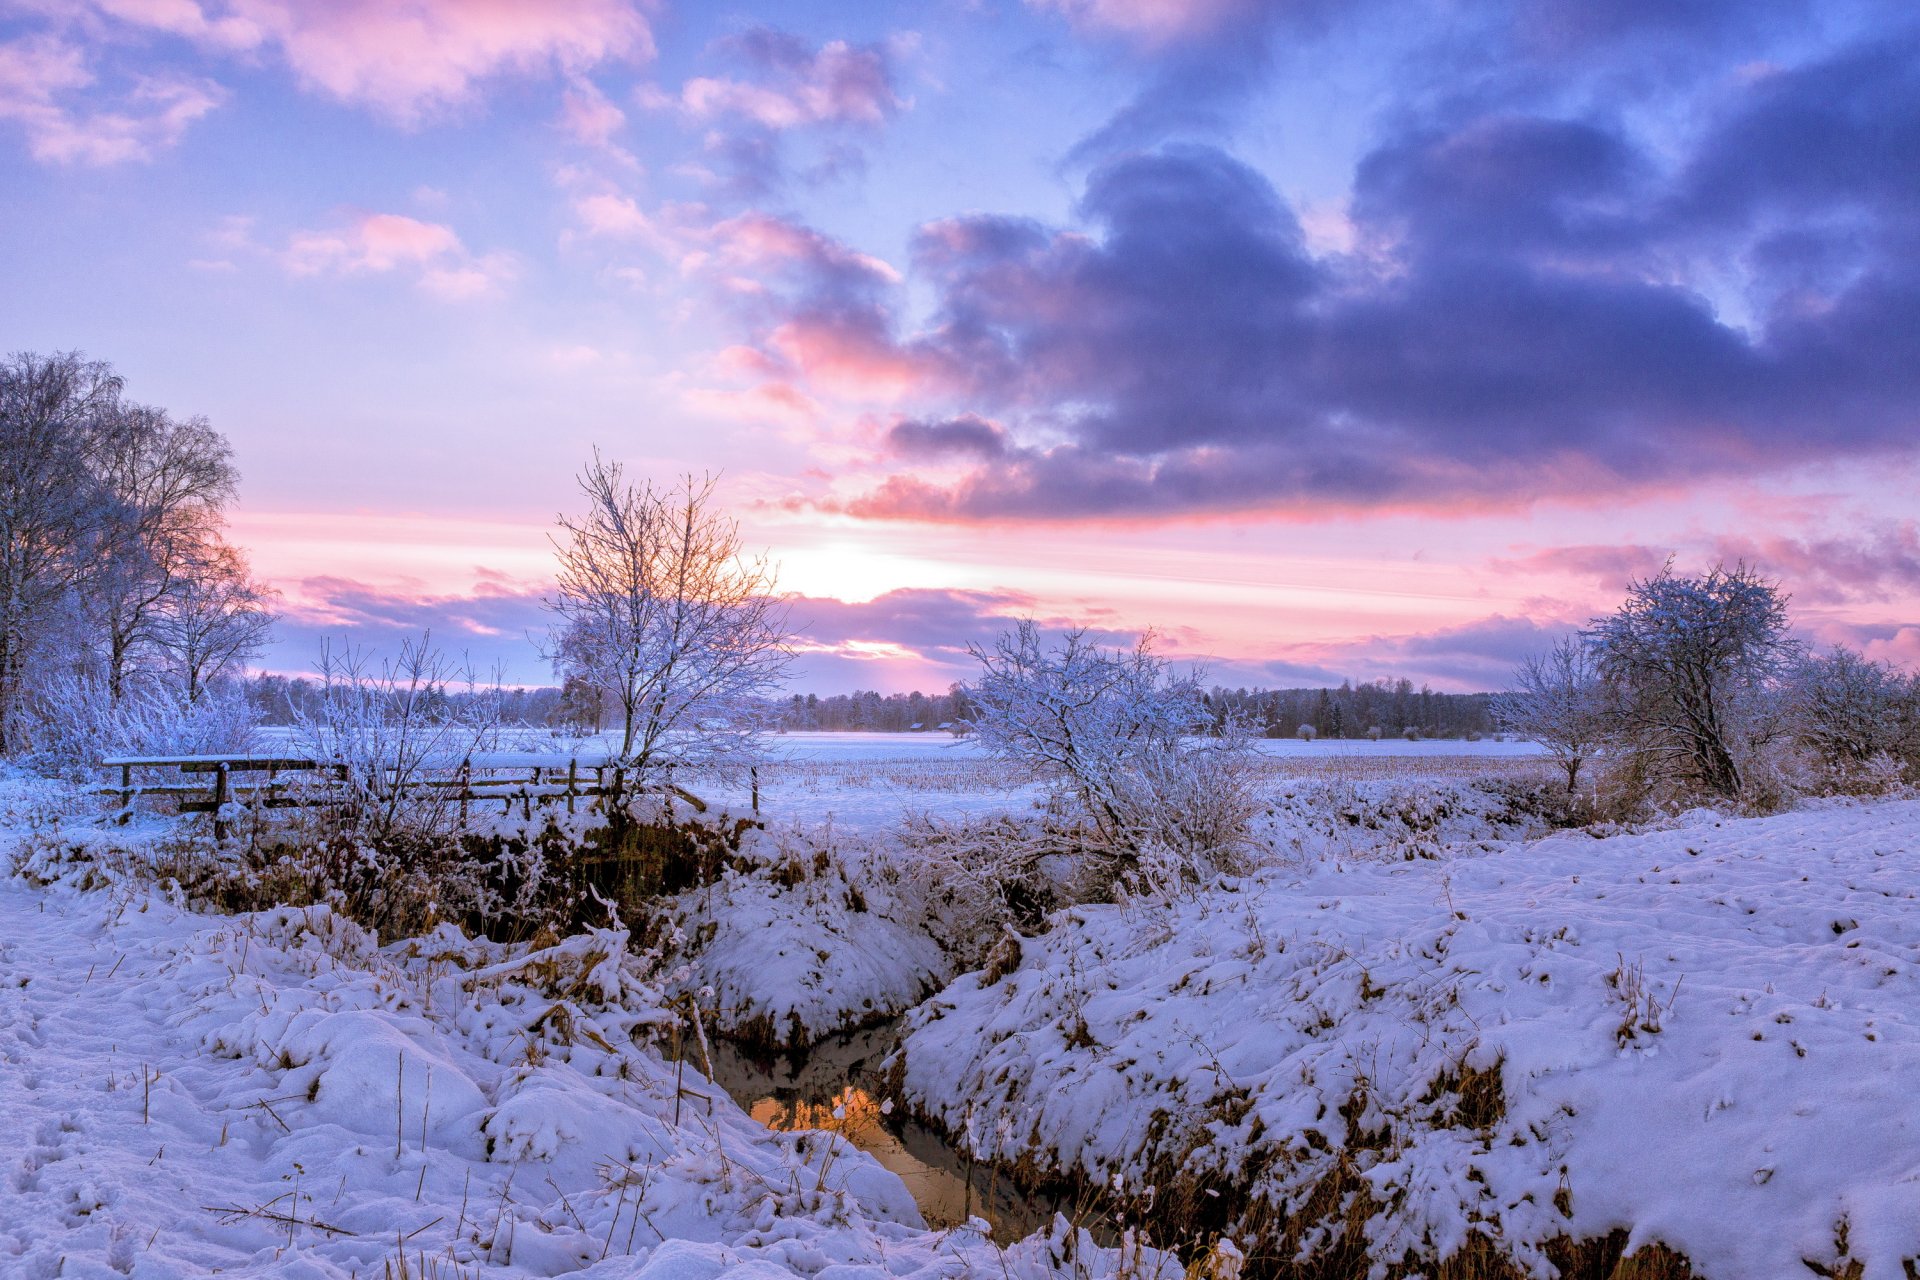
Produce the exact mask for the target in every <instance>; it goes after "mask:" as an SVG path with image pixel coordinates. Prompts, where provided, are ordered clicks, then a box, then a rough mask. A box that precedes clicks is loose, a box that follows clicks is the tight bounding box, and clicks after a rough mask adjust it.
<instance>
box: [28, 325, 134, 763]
mask: <svg viewBox="0 0 1920 1280" xmlns="http://www.w3.org/2000/svg"><path fill="white" fill-rule="evenodd" d="M120 385H121V384H120V379H119V378H118V377H117V376H115V375H114V373H113V371H112V369H110V368H108V367H107V366H106V365H104V364H100V363H97V362H94V361H88V360H83V359H82V358H81V357H80V356H79V354H78V353H74V352H68V353H65V354H60V355H53V356H37V355H33V354H31V353H20V354H16V355H13V356H11V357H9V358H8V359H7V360H5V361H4V362H0V755H3V754H6V753H8V752H10V751H13V750H16V749H17V748H18V747H19V745H20V744H19V742H18V741H17V737H18V731H19V718H20V714H21V711H22V709H23V706H24V694H25V684H26V675H27V671H28V663H29V659H30V657H31V656H32V655H33V654H34V653H35V651H36V650H41V651H44V650H45V649H46V648H47V646H48V644H49V643H50V642H51V641H52V640H53V638H54V636H53V633H54V631H55V630H56V623H57V622H58V621H59V620H60V619H62V618H68V617H72V616H73V611H72V609H71V607H70V606H71V605H72V602H73V597H74V594H75V593H76V592H77V590H78V589H79V586H80V584H81V582H82V581H83V580H84V579H85V577H86V576H87V574H88V573H89V572H90V571H91V570H92V569H93V568H94V566H95V564H96V563H97V562H96V559H95V557H94V556H93V555H92V554H91V551H92V550H93V549H94V547H95V545H96V544H97V542H98V531H99V529H100V526H101V522H102V520H103V517H104V515H105V513H106V511H107V509H108V506H107V504H108V499H107V496H106V494H105V492H104V490H103V487H102V486H101V484H100V483H99V481H98V479H97V478H96V476H95V474H94V472H93V470H92V468H91V466H90V463H91V461H92V459H91V458H90V456H89V445H90V444H91V443H92V442H93V440H94V439H95V437H96V436H97V434H98V432H99V430H100V427H101V424H102V422H103V420H105V419H107V418H109V417H111V416H112V415H113V414H114V413H115V412H116V411H117V408H118V404H119V397H120Z"/></svg>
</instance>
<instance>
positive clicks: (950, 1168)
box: [683, 1022, 1073, 1244]
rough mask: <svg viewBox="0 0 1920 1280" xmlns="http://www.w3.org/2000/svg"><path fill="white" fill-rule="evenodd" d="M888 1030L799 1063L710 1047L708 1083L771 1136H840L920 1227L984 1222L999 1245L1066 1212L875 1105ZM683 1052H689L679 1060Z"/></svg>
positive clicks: (842, 1039)
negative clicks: (902, 1194)
mask: <svg viewBox="0 0 1920 1280" xmlns="http://www.w3.org/2000/svg"><path fill="white" fill-rule="evenodd" d="M896 1029H897V1028H896V1025H895V1024H894V1023H891V1022H889V1023H884V1024H881V1025H880V1026H876V1027H870V1028H867V1029H866V1030H864V1031H855V1032H852V1033H850V1034H847V1035H843V1036H836V1037H833V1038H831V1039H828V1040H824V1041H822V1042H820V1043H819V1044H816V1045H814V1046H813V1047H812V1048H811V1049H809V1050H807V1051H805V1052H803V1053H799V1054H781V1055H779V1056H776V1057H772V1058H767V1057H762V1056H759V1055H755V1054H750V1053H747V1052H745V1051H744V1050H742V1049H740V1048H738V1047H737V1046H735V1045H733V1044H731V1043H729V1042H727V1041H726V1040H723V1039H718V1038H716V1039H714V1040H713V1042H712V1050H713V1075H714V1083H715V1084H718V1085H719V1086H720V1087H721V1088H723V1089H725V1090H726V1091H727V1093H728V1094H729V1095H731V1096H732V1098H733V1100H734V1101H735V1102H737V1103H738V1104H739V1105H740V1106H741V1107H742V1108H744V1109H745V1110H746V1111H747V1112H748V1113H749V1114H750V1115H752V1116H753V1118H754V1119H755V1120H758V1121H759V1122H760V1123H761V1124H764V1125H766V1126H767V1127H768V1128H769V1129H779V1130H782V1131H783V1132H796V1131H799V1130H802V1129H826V1130H829V1131H831V1132H834V1133H838V1134H840V1135H841V1136H843V1137H845V1138H846V1139H847V1140H848V1141H849V1142H851V1143H853V1145H854V1146H856V1147H858V1148H860V1150H862V1151H865V1152H867V1153H868V1154H870V1155H871V1156H873V1158H874V1159H876V1160H878V1161H879V1162H880V1163H881V1164H882V1165H884V1166H885V1167H886V1168H888V1169H890V1170H892V1171H893V1172H894V1173H896V1174H898V1175H900V1180H901V1181H902V1182H904V1183H906V1184H907V1190H908V1191H910V1192H911V1193H912V1194H913V1198H914V1201H915V1203H917V1204H918V1205H919V1206H920V1212H921V1215H922V1216H924V1217H925V1218H926V1220H927V1225H928V1226H930V1227H934V1228H944V1227H955V1226H960V1225H962V1224H964V1223H965V1222H966V1221H967V1219H969V1218H973V1217H979V1218H985V1219H986V1220H987V1222H988V1223H989V1224H991V1225H992V1227H993V1238H994V1239H995V1240H997V1241H999V1242H1000V1243H1002V1244H1007V1243H1010V1242H1012V1241H1014V1240H1019V1239H1021V1238H1023V1237H1025V1236H1028V1235H1030V1234H1032V1233H1033V1232H1035V1231H1037V1230H1039V1229H1041V1228H1043V1227H1045V1226H1047V1225H1048V1224H1049V1223H1051V1222H1052V1220H1053V1215H1054V1213H1055V1212H1056V1211H1058V1212H1064V1213H1066V1214H1067V1215H1068V1216H1069V1217H1072V1216H1073V1206H1071V1205H1069V1204H1057V1203H1055V1202H1054V1201H1052V1200H1049V1199H1046V1198H1044V1197H1040V1198H1036V1197H1032V1196H1028V1195H1026V1194H1024V1193H1022V1192H1021V1191H1020V1190H1018V1189H1017V1188H1016V1187H1014V1186H1013V1184H1012V1182H1011V1180H1010V1179H1008V1178H1007V1177H1006V1175H1005V1174H1003V1173H1001V1172H1000V1171H999V1170H998V1169H996V1168H994V1167H991V1166H988V1165H982V1164H976V1163H975V1162H974V1161H972V1160H969V1159H968V1158H967V1155H966V1153H965V1152H963V1151H961V1150H959V1149H957V1148H955V1147H953V1146H952V1145H950V1144H949V1143H948V1142H947V1141H946V1140H945V1139H943V1138H942V1137H940V1136H939V1135H938V1134H936V1133H935V1132H934V1131H933V1130H931V1129H929V1128H927V1127H926V1126H925V1125H923V1124H920V1123H919V1122H917V1121H915V1120H912V1119H909V1118H907V1117H906V1116H905V1115H904V1114H892V1112H893V1108H892V1107H891V1105H889V1103H888V1101H887V1100H886V1099H885V1097H884V1096H883V1085H882V1082H881V1071H880V1064H881V1062H882V1061H883V1060H884V1059H885V1058H886V1056H887V1053H888V1052H889V1051H890V1050H891V1049H892V1048H893V1045H894V1038H895V1032H896ZM685 1049H690V1050H691V1052H685V1051H684V1050H685ZM699 1055H700V1050H699V1047H698V1046H697V1045H692V1044H685V1046H684V1049H683V1056H684V1057H685V1058H686V1060H687V1062H688V1064H689V1065H690V1066H696V1067H700V1068H701V1069H702V1070H705V1067H704V1064H703V1063H702V1062H701V1061H700V1060H699Z"/></svg>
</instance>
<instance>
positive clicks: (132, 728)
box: [24, 671, 255, 778]
mask: <svg viewBox="0 0 1920 1280" xmlns="http://www.w3.org/2000/svg"><path fill="white" fill-rule="evenodd" d="M24 719H25V723H26V733H25V735H24V736H25V738H26V740H27V741H29V742H31V743H32V744H33V748H32V751H31V753H30V754H29V756H28V762H29V763H30V764H32V765H33V766H34V767H35V768H36V769H38V770H40V771H41V772H43V773H46V774H49V775H57V776H63V777H72V778H82V777H89V776H92V774H93V772H94V769H95V767H96V766H97V765H98V764H99V762H100V761H101V760H102V759H103V758H105V757H107V756H115V755H146V754H157V753H162V752H164V753H167V754H176V753H177V754H183V755H205V754H214V753H218V752H234V751H246V750H248V749H250V748H251V747H252V746H253V745H254V741H255V709H254V708H253V707H252V705H251V704H250V703H249V702H248V700H247V696H246V690H245V688H244V687H243V686H242V685H241V684H240V683H239V682H238V681H231V680H220V681H215V682H214V683H212V684H211V685H209V686H207V687H206V688H204V689H202V690H201V691H200V694H199V696H198V697H197V698H196V699H194V700H192V701H189V700H187V699H186V697H185V696H184V694H183V692H182V690H181V689H180V688H179V687H177V686H175V685H173V684H172V683H170V682H167V681H164V680H160V679H154V678H144V677H143V678H135V679H131V680H128V681H126V682H125V683H124V684H123V685H122V686H121V689H120V692H119V694H118V696H117V697H116V696H115V695H114V694H113V693H112V691H111V690H110V689H109V688H108V686H107V681H106V678H105V677H104V676H101V675H96V674H91V673H88V672H84V671H66V672H60V673H57V674H52V675H45V676H43V677H42V678H41V679H40V681H39V682H38V684H37V686H36V687H35V689H34V692H33V696H32V698H31V699H30V700H29V701H28V703H27V707H26V712H25V716H24Z"/></svg>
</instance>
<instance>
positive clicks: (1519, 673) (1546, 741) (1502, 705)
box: [1493, 636, 1614, 794]
mask: <svg viewBox="0 0 1920 1280" xmlns="http://www.w3.org/2000/svg"><path fill="white" fill-rule="evenodd" d="M1493 716H1494V719H1495V721H1497V722H1498V723H1499V725H1500V726H1501V728H1503V729H1506V730H1509V731H1511V732H1513V733H1517V734H1519V735H1520V736H1521V737H1523V738H1527V739H1530V740H1532V741H1534V742H1537V743H1539V744H1540V745H1541V746H1543V747H1545V748H1546V749H1547V751H1548V752H1549V753H1550V754H1551V755H1552V756H1553V759H1554V762H1555V763H1557V764H1558V765H1559V766H1560V767H1561V769H1563V770H1565V771H1566V775H1567V792H1568V794H1572V793H1573V792H1574V791H1575V790H1577V789H1578V787H1579V781H1580V770H1581V768H1582V767H1583V766H1584V765H1585V764H1586V763H1587V762H1588V761H1589V760H1591V759H1593V758H1594V757H1595V756H1596V755H1598V754H1599V752H1600V749H1601V746H1602V744H1603V743H1604V742H1605V741H1606V739H1607V737H1608V735H1609V734H1610V733H1611V731H1612V729H1613V726H1614V720H1613V716H1612V709H1611V707H1610V705H1609V702H1608V698H1607V691H1606V687H1605V685H1603V684H1602V683H1601V680H1600V672H1599V670H1598V668H1597V667H1596V666H1595V665H1594V658H1593V650H1592V648H1591V647H1589V646H1588V645H1587V643H1586V642H1585V641H1583V640H1581V639H1579V638H1577V637H1571V636H1570V637H1567V638H1566V639H1563V640H1561V641H1560V642H1559V643H1557V644H1555V645H1554V646H1553V647H1552V648H1551V649H1549V650H1547V652H1546V653H1544V654H1536V655H1533V656H1531V657H1528V658H1526V659H1525V660H1524V661H1522V662H1521V664H1520V666H1519V667H1518V668H1517V669H1516V670H1515V671H1514V675H1513V687H1512V688H1511V689H1509V690H1508V691H1506V692H1505V693H1501V694H1497V695H1495V697H1494V699H1493Z"/></svg>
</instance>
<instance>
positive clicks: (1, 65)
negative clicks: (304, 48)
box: [0, 35, 226, 165]
mask: <svg viewBox="0 0 1920 1280" xmlns="http://www.w3.org/2000/svg"><path fill="white" fill-rule="evenodd" d="M96 79H97V77H96V76H95V75H94V73H93V71H92V70H91V69H90V67H89V66H88V64H87V57H86V54H85V52H84V51H83V50H81V49H80V48H79V47H78V46H75V45H72V44H68V43H66V42H64V41H62V40H58V39H55V38H53V37H51V36H44V35H43V36H29V37H26V38H24V39H20V40H12V41H8V42H6V43H4V44H0V120H12V121H14V122H16V123H17V124H18V125H19V126H20V127H21V129H22V130H24V132H25V133H26V137H27V149H28V150H29V151H30V152H31V153H32V154H33V158H34V159H36V160H40V161H45V162H48V163H52V164H85V165H109V164H119V163H122V162H124V161H128V160H147V159H151V158H152V156H153V155H154V153H155V152H157V151H160V150H164V149H165V148H167V147H170V146H172V145H174V144H175V143H177V142H178V141H179V140H180V138H181V136H182V135H183V134H185V133H186V131H187V129H188V127H189V126H191V125H192V124H193V122H194V121H196V120H198V119H199V118H200V117H202V116H204V115H206V114H207V113H208V112H209V111H212V110H213V109H214V108H215V107H217V106H219V105H220V103H221V102H223V101H224V100H225V98H226V93H225V91H224V90H222V89H221V88H220V87H219V86H218V85H215V84H212V83H209V82H207V81H204V80H190V79H183V78H168V77H156V76H139V77H136V78H135V79H134V81H133V85H132V87H131V88H130V89H128V90H127V91H126V92H124V93H122V94H120V95H119V96H118V99H117V101H115V102H114V105H113V106H111V107H106V106H104V105H103V103H104V102H105V101H107V100H108V96H107V95H105V94H103V93H101V91H100V90H99V89H98V88H97V86H96ZM76 99H77V100H78V102H79V103H81V104H84V105H76V104H75V100H76Z"/></svg>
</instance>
